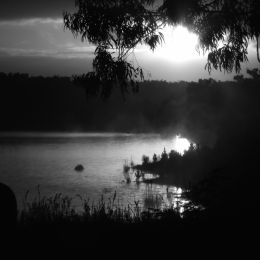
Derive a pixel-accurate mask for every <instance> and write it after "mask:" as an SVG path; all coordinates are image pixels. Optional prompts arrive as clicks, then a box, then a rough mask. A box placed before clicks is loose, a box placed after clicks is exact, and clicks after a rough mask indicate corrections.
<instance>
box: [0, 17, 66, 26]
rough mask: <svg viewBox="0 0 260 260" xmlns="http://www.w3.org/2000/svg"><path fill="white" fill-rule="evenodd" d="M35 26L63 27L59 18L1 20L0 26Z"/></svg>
mask: <svg viewBox="0 0 260 260" xmlns="http://www.w3.org/2000/svg"><path fill="white" fill-rule="evenodd" d="M37 24H42V25H54V26H55V25H57V26H60V25H63V19H61V18H56V19H54V18H29V19H24V18H23V19H15V20H1V21H0V26H1V27H2V26H21V27H23V26H35V25H37Z"/></svg>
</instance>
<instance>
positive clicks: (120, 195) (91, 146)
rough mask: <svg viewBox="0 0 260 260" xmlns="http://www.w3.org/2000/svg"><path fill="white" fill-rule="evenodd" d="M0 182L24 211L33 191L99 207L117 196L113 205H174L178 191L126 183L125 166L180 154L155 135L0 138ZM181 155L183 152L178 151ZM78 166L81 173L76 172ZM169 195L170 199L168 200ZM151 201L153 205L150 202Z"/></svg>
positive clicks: (172, 144)
mask: <svg viewBox="0 0 260 260" xmlns="http://www.w3.org/2000/svg"><path fill="white" fill-rule="evenodd" d="M0 143H1V146H0V169H1V172H0V181H1V182H3V183H6V184H7V185H9V186H10V187H11V188H12V189H13V190H14V192H15V194H16V196H17V199H18V204H19V206H20V207H21V206H22V205H23V201H24V197H25V194H26V191H27V190H29V191H30V192H29V197H28V198H29V200H30V199H33V198H35V197H36V196H37V195H38V194H37V189H36V187H37V185H39V187H40V192H41V196H51V195H54V194H55V193H62V194H64V195H69V196H71V197H74V198H75V199H74V200H73V203H74V205H75V206H76V207H77V208H79V207H80V205H81V203H80V201H79V199H77V198H76V197H77V196H76V195H80V196H82V197H84V198H88V199H90V201H93V202H95V201H98V200H99V199H100V198H101V196H102V195H104V197H105V199H106V198H111V197H113V195H114V192H116V193H117V203H120V205H123V206H126V205H128V204H133V205H134V202H135V201H138V202H139V205H141V206H144V207H151V206H154V205H151V203H156V204H157V205H155V206H156V207H161V206H164V205H167V206H171V205H173V206H174V205H175V204H176V202H177V201H178V199H179V197H180V193H181V192H180V189H178V188H177V187H168V189H167V186H166V185H156V184H153V185H151V184H145V183H142V182H140V183H136V181H135V180H134V179H133V180H132V182H131V183H127V182H126V181H125V178H124V174H123V165H124V163H125V162H128V163H130V161H131V160H132V161H133V162H134V163H135V164H137V163H141V158H142V155H144V154H145V155H148V156H150V158H152V156H153V154H154V153H156V154H161V153H162V151H163V149H164V148H165V149H166V151H170V150H172V149H178V147H176V142H174V136H173V137H167V138H166V137H164V138H163V137H161V136H160V135H157V134H120V133H105V134H104V133H87V134H86V133H66V134H65V133H52V134H50V133H26V134H25V133H19V134H18V133H14V134H8V133H7V134H4V133H3V134H1V136H0ZM180 149H181V148H180ZM78 164H82V165H83V166H84V171H82V172H76V171H75V170H74V168H75V166H76V165H78ZM166 190H168V194H166ZM154 198H155V200H154Z"/></svg>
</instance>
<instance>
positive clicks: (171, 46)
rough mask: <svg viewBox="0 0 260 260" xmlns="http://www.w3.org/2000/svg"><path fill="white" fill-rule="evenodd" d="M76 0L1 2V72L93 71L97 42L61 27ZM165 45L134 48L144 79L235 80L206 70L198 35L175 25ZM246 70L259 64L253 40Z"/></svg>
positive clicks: (63, 73) (62, 73) (225, 74)
mask: <svg viewBox="0 0 260 260" xmlns="http://www.w3.org/2000/svg"><path fill="white" fill-rule="evenodd" d="M73 10H75V9H74V0H7V1H6V0H1V2H0V35H1V37H0V71H1V72H7V73H9V72H20V73H29V74H30V75H44V76H52V75H61V76H64V75H66V76H71V75H74V74H82V73H86V72H88V71H90V70H91V69H92V65H91V64H92V59H93V57H94V55H93V52H94V50H95V46H92V45H90V44H89V43H88V42H84V43H82V42H81V40H80V39H79V38H78V39H75V38H74V37H73V35H72V34H71V32H70V31H68V30H64V26H63V19H62V13H63V11H73ZM164 33H165V35H166V37H165V43H164V45H163V46H162V47H159V48H158V49H157V50H156V51H155V52H152V51H151V50H149V49H148V48H147V47H144V46H138V48H137V49H136V52H135V56H132V57H131V58H130V59H132V61H133V62H134V63H135V64H139V65H141V66H142V67H143V68H144V72H145V77H146V79H150V80H167V81H180V80H187V81H197V80H198V79H199V78H209V77H212V78H214V79H216V80H230V79H233V77H234V74H227V73H224V72H219V71H213V72H212V73H211V75H209V73H208V72H207V71H206V70H205V69H204V67H205V64H206V56H203V55H202V54H200V55H199V54H198V53H197V52H196V50H195V47H196V36H195V37H194V35H191V34H189V33H187V32H186V31H185V28H177V29H175V31H173V30H169V28H166V29H165V31H164ZM249 60H250V62H249V63H247V64H244V65H243V71H246V69H247V68H253V67H257V66H259V64H257V61H256V50H255V47H254V43H251V44H250V46H249Z"/></svg>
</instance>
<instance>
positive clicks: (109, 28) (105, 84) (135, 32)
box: [64, 0, 163, 97]
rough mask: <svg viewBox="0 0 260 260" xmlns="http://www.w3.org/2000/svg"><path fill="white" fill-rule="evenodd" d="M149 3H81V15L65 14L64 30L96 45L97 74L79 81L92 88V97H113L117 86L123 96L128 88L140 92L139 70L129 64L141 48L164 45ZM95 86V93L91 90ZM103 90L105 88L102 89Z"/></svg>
mask: <svg viewBox="0 0 260 260" xmlns="http://www.w3.org/2000/svg"><path fill="white" fill-rule="evenodd" d="M152 2H153V1H150V0H127V1H123V0H109V1H108V0H101V1H95V0H78V1H76V2H75V4H76V7H77V8H78V11H77V12H76V13H74V14H70V13H64V24H65V28H67V29H69V30H71V32H72V33H73V35H74V36H75V37H77V36H78V35H80V36H81V40H82V41H85V40H88V41H89V42H90V43H92V44H94V45H96V46H97V47H96V50H95V59H94V60H93V68H94V71H93V72H91V73H88V74H86V75H83V76H82V77H80V78H76V82H79V83H80V82H81V81H82V80H83V81H85V82H86V83H92V84H88V85H89V86H90V89H87V91H88V92H89V93H90V94H93V93H94V94H99V93H101V95H102V96H103V97H107V96H109V95H110V93H111V90H112V88H113V86H114V83H116V84H118V85H119V86H120V87H121V90H122V93H125V92H126V91H127V88H128V86H129V85H130V86H131V87H132V90H133V91H134V92H136V91H138V80H142V79H143V78H144V75H143V70H142V68H141V67H140V66H137V67H134V66H133V65H132V64H131V63H130V62H128V61H127V58H128V57H129V55H130V53H131V52H132V51H133V50H134V49H135V48H136V46H137V45H138V44H146V45H148V46H150V48H151V49H152V50H154V49H155V47H156V46H157V44H159V43H160V42H162V41H163V35H162V33H160V32H158V28H160V25H159V23H158V22H159V20H158V18H157V16H156V15H155V14H154V12H153V11H152V10H149V9H148V8H147V6H150V5H151V4H152ZM93 83H95V84H94V85H95V90H93V89H92V88H91V85H92V86H93ZM100 86H102V88H101V89H100Z"/></svg>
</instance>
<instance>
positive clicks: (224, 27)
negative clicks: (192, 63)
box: [64, 0, 260, 98]
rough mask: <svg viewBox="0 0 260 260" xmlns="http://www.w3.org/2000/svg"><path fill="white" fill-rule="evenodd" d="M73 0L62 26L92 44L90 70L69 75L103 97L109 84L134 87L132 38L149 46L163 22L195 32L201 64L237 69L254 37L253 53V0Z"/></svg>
mask: <svg viewBox="0 0 260 260" xmlns="http://www.w3.org/2000/svg"><path fill="white" fill-rule="evenodd" d="M154 2H155V1H153V0H127V1H125V0H113V1H111V0H102V1H95V0H76V1H75V4H76V8H77V12H75V13H74V14H70V13H67V12H65V13H64V24H65V28H66V29H69V30H70V31H71V32H72V33H73V35H74V36H75V37H77V36H80V37H81V40H82V41H88V42H89V43H90V44H94V45H96V46H97V47H96V50H95V58H94V61H93V68H94V71H93V72H90V73H88V74H86V75H83V76H82V77H77V78H76V79H75V81H76V82H77V83H79V84H81V85H82V84H83V85H84V86H85V88H86V92H87V94H95V95H101V96H102V97H103V98H106V97H108V96H109V95H110V94H111V91H112V89H113V87H114V86H115V85H118V86H120V88H121V91H122V93H123V94H124V93H126V92H127V91H128V88H129V86H131V87H132V90H133V92H137V91H138V86H139V85H138V81H139V80H143V79H144V74H143V70H142V68H141V67H140V66H139V65H138V66H135V65H134V64H132V63H131V62H129V61H128V57H129V55H130V54H131V53H133V51H134V49H135V48H136V46H137V45H138V44H146V45H148V46H149V47H150V48H151V49H152V50H154V49H155V48H156V47H157V46H158V44H160V43H162V42H163V40H164V37H163V34H162V32H161V31H160V29H162V28H163V27H164V26H165V25H166V24H170V25H173V26H175V25H177V24H183V25H184V26H186V27H187V28H188V29H189V30H191V31H192V32H195V33H196V34H197V35H198V36H199V46H198V49H201V50H202V51H203V53H208V62H207V64H206V66H205V68H206V69H207V70H208V71H209V72H211V70H212V69H216V70H218V69H219V70H224V71H226V72H231V71H233V70H235V71H236V72H237V73H238V72H239V71H240V69H241V63H243V62H247V61H248V58H247V56H248V52H247V49H248V43H249V41H250V40H256V42H257V46H256V47H257V58H258V60H259V61H260V57H259V42H258V39H259V36H260V21H259V19H260V18H259V17H260V1H259V0H246V1H241V0H232V1H231V0H178V1H170V0H164V1H163V2H162V3H161V5H160V6H159V7H156V6H154V5H153V4H154Z"/></svg>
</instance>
